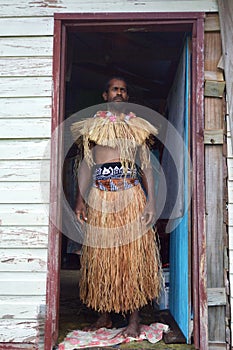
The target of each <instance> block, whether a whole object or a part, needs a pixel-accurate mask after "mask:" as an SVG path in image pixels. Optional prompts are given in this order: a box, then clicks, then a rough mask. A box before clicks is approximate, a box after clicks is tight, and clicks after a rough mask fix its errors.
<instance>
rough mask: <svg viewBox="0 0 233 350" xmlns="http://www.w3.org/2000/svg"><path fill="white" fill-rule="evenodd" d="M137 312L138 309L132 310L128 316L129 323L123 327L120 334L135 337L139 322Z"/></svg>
mask: <svg viewBox="0 0 233 350" xmlns="http://www.w3.org/2000/svg"><path fill="white" fill-rule="evenodd" d="M139 321H140V320H139V314H138V311H134V312H133V313H132V314H131V315H130V318H129V325H128V326H127V327H126V328H125V329H124V331H123V332H122V335H123V336H124V337H125V338H127V337H132V338H137V337H139V335H140V322H139Z"/></svg>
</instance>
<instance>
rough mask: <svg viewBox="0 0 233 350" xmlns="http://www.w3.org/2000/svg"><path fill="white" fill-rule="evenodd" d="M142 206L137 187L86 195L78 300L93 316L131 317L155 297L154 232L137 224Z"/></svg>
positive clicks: (157, 267) (157, 274)
mask: <svg viewBox="0 0 233 350" xmlns="http://www.w3.org/2000/svg"><path fill="white" fill-rule="evenodd" d="M145 201H146V199H145V195H144V192H143V190H142V188H141V186H140V184H139V185H137V186H134V187H132V188H130V189H127V190H123V191H118V192H110V191H101V190H99V189H98V188H94V187H93V188H92V189H91V191H90V195H89V198H88V220H87V224H86V235H85V242H84V245H83V251H82V257H81V281H80V298H81V300H82V301H83V302H84V303H85V304H86V305H87V306H88V307H91V308H93V309H94V310H96V311H99V312H111V311H114V312H116V313H119V312H123V313H126V312H128V311H129V312H133V311H135V310H137V309H139V308H141V307H142V306H144V305H146V304H147V303H148V301H150V300H152V299H154V298H158V296H159V293H160V287H161V267H160V258H159V250H158V247H157V244H156V241H155V232H154V230H153V229H152V228H150V229H149V230H148V228H147V227H145V225H143V222H142V220H141V216H142V213H143V210H144V207H145Z"/></svg>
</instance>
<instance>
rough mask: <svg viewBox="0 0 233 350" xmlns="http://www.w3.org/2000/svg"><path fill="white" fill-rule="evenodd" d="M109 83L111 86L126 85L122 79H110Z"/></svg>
mask: <svg viewBox="0 0 233 350" xmlns="http://www.w3.org/2000/svg"><path fill="white" fill-rule="evenodd" d="M109 85H110V86H111V87H126V83H125V82H124V80H119V79H112V80H110V82H109Z"/></svg>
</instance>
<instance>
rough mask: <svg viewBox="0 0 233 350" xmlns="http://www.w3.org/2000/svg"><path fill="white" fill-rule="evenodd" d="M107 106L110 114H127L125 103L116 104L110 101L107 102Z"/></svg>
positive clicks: (116, 102)
mask: <svg viewBox="0 0 233 350" xmlns="http://www.w3.org/2000/svg"><path fill="white" fill-rule="evenodd" d="M108 105H109V109H110V110H111V111H112V112H116V113H127V112H128V111H127V107H128V105H127V101H122V102H118V101H111V102H108Z"/></svg>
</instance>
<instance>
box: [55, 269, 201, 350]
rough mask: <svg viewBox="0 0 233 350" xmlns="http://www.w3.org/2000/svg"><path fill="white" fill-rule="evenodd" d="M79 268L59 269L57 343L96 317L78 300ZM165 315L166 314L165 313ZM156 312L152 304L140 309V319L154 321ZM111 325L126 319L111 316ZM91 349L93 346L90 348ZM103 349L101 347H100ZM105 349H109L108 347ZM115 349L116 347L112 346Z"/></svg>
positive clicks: (143, 345) (185, 349)
mask: <svg viewBox="0 0 233 350" xmlns="http://www.w3.org/2000/svg"><path fill="white" fill-rule="evenodd" d="M79 275H80V272H79V270H64V269H62V270H61V274H60V276H61V295H60V323H59V338H58V343H60V342H62V341H63V339H64V338H65V336H66V334H67V333H68V332H69V331H71V330H74V329H82V328H83V327H85V326H88V325H89V324H90V323H92V322H94V321H95V320H96V318H97V313H95V312H92V311H91V310H90V309H88V308H87V307H85V305H83V304H82V303H81V302H80V300H79V290H78V281H79ZM165 316H166V315H165ZM156 317H157V318H158V313H157V316H156V312H155V310H154V308H153V307H152V305H150V306H147V307H145V308H143V309H142V310H141V320H142V323H144V324H150V323H153V322H156V321H157V320H156ZM113 326H114V327H116V328H120V327H124V326H126V319H125V318H124V317H123V316H120V315H114V316H113ZM92 349H93V348H92ZM102 349H103V348H102ZM106 349H111V348H110V347H108V348H106ZM112 349H116V347H114V348H112ZM118 349H161V350H166V349H180V350H192V349H195V348H194V346H193V345H187V344H166V343H165V342H164V341H160V342H159V343H157V344H150V343H149V342H148V341H143V342H131V343H129V344H121V345H119V347H118Z"/></svg>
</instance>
